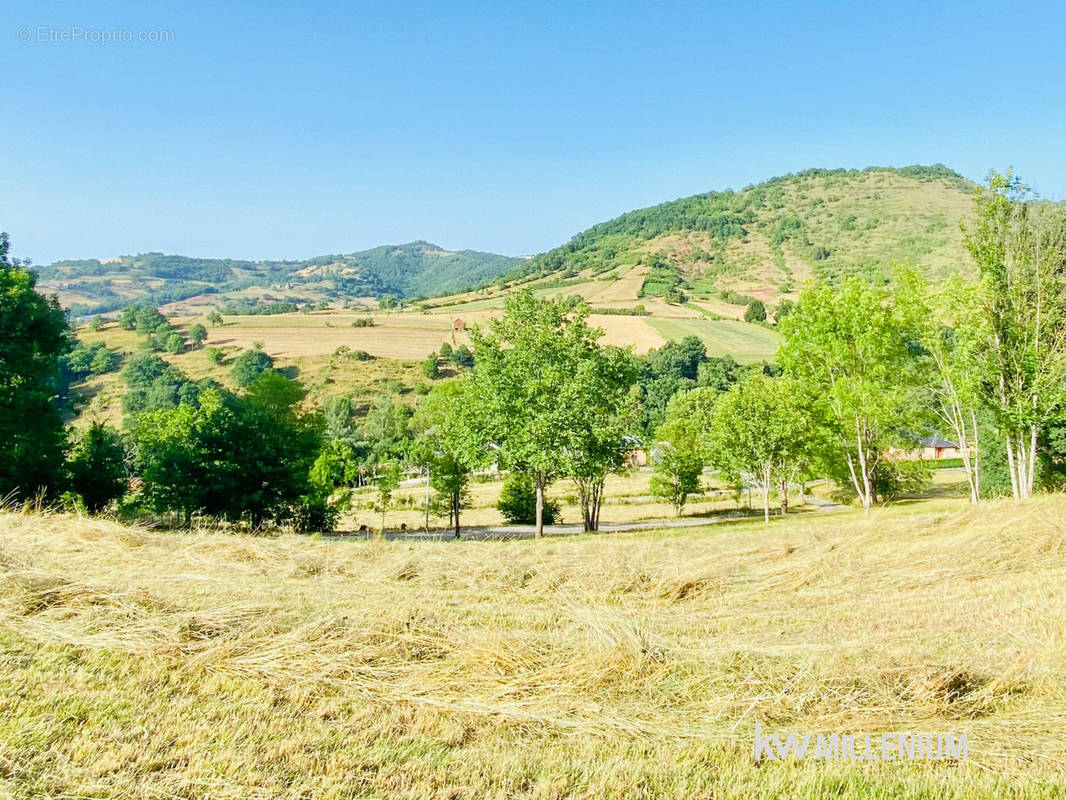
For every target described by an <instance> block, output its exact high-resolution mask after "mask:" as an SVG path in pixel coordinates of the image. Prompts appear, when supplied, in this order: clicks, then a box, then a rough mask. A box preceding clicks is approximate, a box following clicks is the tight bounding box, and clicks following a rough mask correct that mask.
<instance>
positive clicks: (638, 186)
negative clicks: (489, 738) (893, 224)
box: [0, 0, 1066, 263]
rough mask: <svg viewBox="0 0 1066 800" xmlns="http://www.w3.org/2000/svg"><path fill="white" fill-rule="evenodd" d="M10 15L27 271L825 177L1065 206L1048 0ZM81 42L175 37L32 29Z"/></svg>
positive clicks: (2, 34)
mask: <svg viewBox="0 0 1066 800" xmlns="http://www.w3.org/2000/svg"><path fill="white" fill-rule="evenodd" d="M878 5H880V7H878ZM0 8H2V9H3V11H4V13H3V14H2V15H0V18H2V19H3V22H2V23H0V82H2V83H0V86H2V91H0V101H2V103H3V110H4V112H5V113H4V116H5V121H4V124H3V125H2V127H0V175H2V184H0V185H2V187H3V188H2V190H0V229H3V230H7V231H8V232H10V234H11V236H12V239H13V243H14V250H15V253H16V255H20V256H23V257H30V258H32V259H33V260H34V261H36V262H37V263H47V262H50V261H52V260H54V259H59V258H87V257H107V256H112V255H118V254H122V253H135V252H142V251H148V250H161V251H164V252H171V253H183V254H188V255H198V256H220V257H222V256H225V257H234V258H301V257H309V256H312V255H317V254H321V253H331V252H349V251H352V250H357V249H362V248H365V247H370V246H374V245H377V244H383V243H398V242H404V241H410V240H412V239H428V240H430V241H433V242H436V243H438V244H441V245H443V246H445V247H449V248H473V249H479V250H492V251H497V252H502V253H507V254H526V253H534V252H539V251H542V250H545V249H548V248H550V247H553V246H555V245H557V244H560V243H561V242H563V241H565V240H566V239H567V238H569V237H570V236H571V235H572V234H574V233H576V232H578V231H580V230H582V229H583V228H585V227H587V226H589V225H591V224H593V223H596V222H599V221H602V220H604V219H608V218H610V217H612V216H615V215H617V214H618V213H621V212H623V211H627V210H629V209H632V208H638V207H641V206H646V205H651V204H653V203H657V202H661V201H664V200H670V199H673V198H676V197H681V196H685V195H690V194H695V193H698V192H703V191H708V190H711V189H720V188H725V187H733V188H740V187H742V186H744V185H746V184H749V183H754V182H758V181H760V180H763V179H765V178H768V177H771V176H773V175H778V174H782V173H786V172H793V171H796V170H801V169H805V168H808V167H816V166H817V167H838V166H843V167H863V166H868V165H871V164H890V165H905V164H912V163H934V162H943V163H945V164H947V165H949V166H951V167H953V168H954V169H956V170H958V171H959V172H961V173H963V174H964V175H966V176H968V177H971V178H974V179H978V180H979V179H981V178H982V177H983V176H984V175H985V174H986V173H987V171H988V169H989V168H992V167H996V168H1003V167H1006V166H1008V165H1013V166H1014V167H1015V168H1016V169H1017V171H1018V172H1019V173H1020V174H1021V175H1022V176H1023V177H1024V178H1025V179H1026V180H1028V182H1030V183H1031V184H1033V185H1034V187H1035V188H1036V189H1037V190H1038V191H1040V192H1041V194H1043V195H1044V196H1047V197H1052V198H1055V199H1062V198H1063V197H1066V157H1064V155H1066V147H1064V144H1066V102H1064V101H1066V81H1064V80H1063V72H1064V70H1063V67H1064V64H1063V60H1064V59H1063V55H1062V53H1063V51H1062V32H1063V30H1064V29H1066V4H1063V3H1060V2H1046V3H1016V4H1005V3H984V2H969V3H931V2H922V3H910V2H895V3H891V4H887V3H886V4H873V3H869V4H859V3H854V2H847V3H843V2H842V3H813V2H806V3H799V2H797V3H786V2H763V3H755V2H735V3H733V2H719V3H715V2H662V3H655V4H647V5H636V4H626V3H619V2H586V3H581V2H573V1H572V2H565V3H563V2H559V3H534V2H530V3H505V2H495V3H463V2H448V1H447V0H438V2H425V3H416V2H403V1H402V0H401V1H400V2H388V3H385V2H382V3H317V2H303V3H291V4H275V3H238V2H234V3H197V2H183V3H180V4H179V3H167V4H163V3H159V4H155V3H151V2H144V3H138V4H132V3H128V2H127V3H91V2H82V3H76V4H75V3H67V4H64V3H51V2H47V1H42V2H25V3H16V4H10V3H5V2H2V0H0ZM77 27H80V28H81V29H82V30H83V31H90V30H91V31H102V30H116V29H118V30H123V31H129V32H131V35H133V36H137V35H138V32H139V31H142V30H151V31H155V30H163V31H172V32H173V35H172V38H173V40H172V41H170V42H164V43H136V42H134V43H126V42H111V43H108V44H103V43H98V42H90V41H84V40H82V41H67V42H63V41H37V39H38V38H40V37H41V35H42V33H41V29H42V28H43V29H44V33H43V36H44V37H45V38H47V37H49V36H62V35H63V32H65V31H71V30H72V29H75V28H77ZM5 28H6V30H5ZM23 28H25V29H27V30H28V31H29V35H30V38H31V41H28V42H21V41H19V35H20V34H21V35H23V36H25V35H26V34H25V33H24V32H23V31H21V30H20V29H23ZM88 35H89V34H82V37H83V39H84V38H87V37H88Z"/></svg>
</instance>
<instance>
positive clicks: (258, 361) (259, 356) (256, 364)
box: [230, 347, 274, 387]
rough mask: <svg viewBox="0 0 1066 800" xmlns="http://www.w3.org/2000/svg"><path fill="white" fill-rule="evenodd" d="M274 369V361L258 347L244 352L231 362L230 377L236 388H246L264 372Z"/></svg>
mask: <svg viewBox="0 0 1066 800" xmlns="http://www.w3.org/2000/svg"><path fill="white" fill-rule="evenodd" d="M273 369H274V359H273V358H271V357H270V356H269V355H267V354H266V353H264V352H263V351H262V350H261V349H259V348H258V347H253V348H252V349H251V350H245V351H244V352H243V353H241V354H240V355H239V356H237V358H236V359H235V360H234V362H233V369H232V370H230V375H232V376H233V380H234V381H235V382H236V384H237V385H238V386H242V387H248V386H251V385H252V383H253V382H254V381H255V379H256V378H258V377H259V376H260V375H262V374H263V373H265V372H270V371H271V370H273Z"/></svg>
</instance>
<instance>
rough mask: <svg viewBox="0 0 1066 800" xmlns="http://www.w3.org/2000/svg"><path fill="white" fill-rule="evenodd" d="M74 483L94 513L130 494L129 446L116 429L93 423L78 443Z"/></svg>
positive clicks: (72, 467)
mask: <svg viewBox="0 0 1066 800" xmlns="http://www.w3.org/2000/svg"><path fill="white" fill-rule="evenodd" d="M69 469H70V483H71V488H72V489H73V490H74V491H75V492H77V493H78V494H79V495H80V496H81V499H82V502H83V503H85V507H86V508H87V509H88V510H89V511H90V512H91V513H93V514H95V513H97V512H99V511H101V510H102V509H104V508H105V507H106V506H107V504H108V503H110V502H111V501H112V500H117V499H118V498H120V497H122V495H124V494H125V493H126V488H127V485H128V484H127V476H126V447H125V445H124V444H123V442H122V437H121V436H120V435H119V432H118V431H116V430H115V429H114V428H109V427H108V426H107V425H104V424H102V423H99V422H94V423H92V424H91V425H90V426H89V427H88V428H87V429H85V430H84V431H83V432H82V433H81V435H80V436H79V437H78V438H77V440H76V441H75V442H74V446H73V447H72V448H71V453H70V463H69Z"/></svg>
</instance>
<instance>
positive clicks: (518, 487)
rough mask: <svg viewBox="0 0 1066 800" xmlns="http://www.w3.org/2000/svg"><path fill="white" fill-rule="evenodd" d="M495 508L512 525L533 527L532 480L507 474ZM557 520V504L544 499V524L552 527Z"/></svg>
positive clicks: (533, 490) (534, 514)
mask: <svg viewBox="0 0 1066 800" xmlns="http://www.w3.org/2000/svg"><path fill="white" fill-rule="evenodd" d="M496 508H498V509H499V510H500V513H501V514H503V516H504V519H506V520H507V521H508V522H509V523H511V524H512V525H533V524H534V523H536V521H537V489H536V487H535V486H534V485H533V479H532V478H531V477H530V476H529V475H526V474H525V473H522V472H512V473H510V474H508V476H507V478H506V480H504V482H503V489H502V490H501V491H500V499H499V502H497V503H496ZM558 519H559V504H558V503H557V502H555V501H554V500H549V499H548V498H547V497H545V498H544V524H545V525H554V524H555V522H556V520H558Z"/></svg>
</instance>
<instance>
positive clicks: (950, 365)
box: [896, 265, 989, 503]
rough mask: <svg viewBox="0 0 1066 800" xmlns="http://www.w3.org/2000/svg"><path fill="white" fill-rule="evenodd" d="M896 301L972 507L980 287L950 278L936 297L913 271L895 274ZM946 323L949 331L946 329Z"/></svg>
mask: <svg viewBox="0 0 1066 800" xmlns="http://www.w3.org/2000/svg"><path fill="white" fill-rule="evenodd" d="M897 287H898V288H897V290H896V298H897V302H898V303H899V305H900V308H901V312H902V313H903V314H906V315H907V316H908V319H909V323H908V324H909V327H910V328H911V329H912V330H914V331H916V332H917V336H918V340H917V343H918V345H919V346H920V348H921V355H922V357H923V359H924V360H925V362H926V365H927V368H928V375H927V377H926V379H925V380H926V386H927V387H928V392H929V400H930V406H931V408H932V411H933V413H934V414H935V415H936V417H937V420H938V421H939V423H940V426H941V427H942V428H943V429H945V430H947V431H949V432H950V434H951V436H952V437H953V438H954V440H955V441H956V442H957V443H958V445H959V450H960V453H961V455H962V466H963V471H964V472H965V474H966V482H967V485H968V487H969V491H970V502H971V503H976V502H977V501H978V500H980V499H981V470H980V459H981V450H980V441H979V440H980V432H979V427H978V410H979V407H980V399H979V395H978V387H979V384H980V373H981V364H980V359H979V358H977V357H976V354H977V351H978V349H979V347H980V344H981V342H983V341H987V339H988V333H989V332H988V330H987V326H986V325H985V321H984V319H983V318H982V316H981V315H980V314H977V313H975V309H976V308H977V298H978V287H976V286H974V285H973V284H972V283H971V282H969V281H963V280H959V279H958V278H953V279H952V280H951V281H949V282H947V284H946V285H945V286H944V287H943V288H942V289H941V291H940V292H939V293H934V292H933V290H932V288H931V287H930V286H929V284H928V283H927V282H926V281H925V279H924V278H923V277H922V276H921V274H920V273H919V272H918V270H917V269H915V268H913V267H911V266H909V265H908V266H906V267H903V268H901V269H900V270H899V271H898V276H897ZM949 324H950V327H949Z"/></svg>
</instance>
